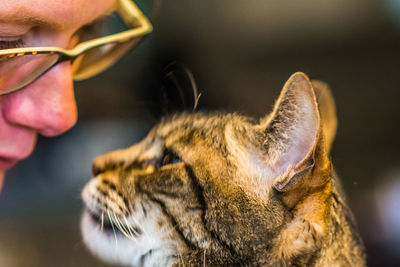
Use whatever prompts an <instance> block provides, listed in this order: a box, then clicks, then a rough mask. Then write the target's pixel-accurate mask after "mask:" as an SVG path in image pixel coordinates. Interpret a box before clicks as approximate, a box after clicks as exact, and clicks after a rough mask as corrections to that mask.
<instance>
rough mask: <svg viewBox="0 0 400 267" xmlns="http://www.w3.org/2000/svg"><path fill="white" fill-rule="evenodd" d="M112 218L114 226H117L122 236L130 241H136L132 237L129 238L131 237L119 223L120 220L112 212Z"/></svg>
mask: <svg viewBox="0 0 400 267" xmlns="http://www.w3.org/2000/svg"><path fill="white" fill-rule="evenodd" d="M113 216H114V221H115V224H116V225H117V227H118V229H119V230H120V231H121V232H122V233H123V234H124V236H126V237H127V238H129V239H131V240H135V241H136V239H135V238H134V237H133V236H131V235H129V234H128V232H127V230H126V228H125V227H124V225H123V224H122V223H121V220H120V219H119V218H118V216H117V214H115V213H114V212H113Z"/></svg>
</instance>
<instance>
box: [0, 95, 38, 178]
mask: <svg viewBox="0 0 400 267" xmlns="http://www.w3.org/2000/svg"><path fill="white" fill-rule="evenodd" d="M0 110H1V112H0V171H2V170H7V169H9V168H11V167H12V166H13V165H14V164H15V163H17V162H18V161H19V160H22V159H25V158H26V157H28V156H29V155H30V154H31V153H32V151H33V148H34V146H35V143H36V136H37V134H36V132H35V131H34V130H32V129H29V128H26V127H20V126H18V125H14V124H10V123H9V122H8V121H7V120H6V119H5V117H4V105H3V97H0Z"/></svg>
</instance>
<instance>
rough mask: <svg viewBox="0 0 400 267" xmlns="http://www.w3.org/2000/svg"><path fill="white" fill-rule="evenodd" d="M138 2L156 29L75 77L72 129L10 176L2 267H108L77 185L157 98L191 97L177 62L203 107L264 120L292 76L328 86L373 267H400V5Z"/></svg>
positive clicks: (355, 0)
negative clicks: (83, 77)
mask: <svg viewBox="0 0 400 267" xmlns="http://www.w3.org/2000/svg"><path fill="white" fill-rule="evenodd" d="M137 3H138V4H139V6H140V7H141V8H142V9H143V10H144V11H145V13H147V14H148V15H150V16H151V20H152V22H153V24H154V28H155V29H154V32H153V33H152V34H151V35H150V36H149V37H148V38H146V40H145V41H144V42H143V43H142V44H141V45H140V46H139V47H138V48H137V49H135V50H134V51H133V52H132V53H131V54H130V55H129V56H127V57H126V58H124V59H123V60H121V62H119V63H118V64H117V65H116V66H115V67H113V68H112V69H110V70H108V71H107V72H106V73H104V74H103V75H100V76H98V77H95V78H93V79H91V80H88V81H84V82H80V83H77V84H76V96H77V102H78V106H79V112H80V114H79V122H78V124H77V125H76V126H75V128H74V129H72V130H71V131H69V132H68V133H66V134H64V135H63V136H61V137H58V138H52V139H44V138H43V139H40V140H39V144H38V147H37V149H36V151H35V152H34V154H33V156H32V157H30V158H29V159H28V160H26V161H24V162H22V163H20V164H19V165H18V166H17V167H16V168H14V169H13V170H11V171H10V172H9V173H8V174H7V179H6V182H5V186H4V189H3V192H2V194H1V195H0V266H5V267H9V266H12V267H14V266H18V267H19V266H105V265H103V264H102V263H100V262H98V261H97V260H96V259H94V258H93V257H92V256H91V255H90V254H89V253H88V252H87V251H86V249H85V247H84V245H83V243H82V241H81V237H80V232H79V217H80V213H81V209H82V205H81V201H80V190H81V188H82V187H83V185H84V184H85V183H86V182H87V181H88V180H89V179H90V176H91V173H90V169H91V161H92V159H93V157H95V156H96V155H98V154H101V153H104V152H106V151H109V150H112V149H116V148H121V147H126V146H129V145H131V144H133V143H135V142H137V141H138V140H140V139H141V138H142V137H143V136H144V135H145V134H146V132H147V131H148V129H150V128H151V126H152V125H154V124H155V123H156V122H157V121H158V120H159V116H158V115H159V113H160V112H159V110H160V106H159V105H158V102H157V101H155V100H154V96H156V97H157V96H161V95H163V96H164V98H165V96H166V99H167V100H168V97H169V96H171V98H172V96H173V95H179V93H180V92H183V94H184V95H186V96H187V98H188V99H190V98H191V97H192V96H191V95H190V94H191V89H192V86H191V85H190V83H188V79H187V77H186V78H185V75H182V73H183V71H179V67H177V68H175V73H180V74H177V75H176V77H177V78H176V79H175V80H178V83H176V82H171V79H170V77H169V76H168V74H169V73H170V72H171V71H170V69H169V68H168V67H167V66H168V64H170V63H171V62H176V61H177V62H180V63H183V64H185V65H186V66H187V68H189V69H190V70H191V72H192V73H193V75H194V77H195V79H196V85H197V87H198V90H199V91H200V92H201V93H202V95H201V97H200V103H199V106H200V110H215V109H218V110H226V111H238V112H240V113H243V114H247V115H251V116H255V117H259V116H263V115H265V114H267V113H268V112H270V111H271V108H272V105H273V103H274V101H275V99H276V98H277V97H278V95H279V92H280V89H281V87H282V85H283V84H284V82H285V81H286V79H287V78H288V77H289V76H290V74H292V73H293V72H296V71H303V72H306V73H307V74H308V75H310V77H312V78H315V79H320V80H324V81H326V82H327V83H329V84H330V86H331V88H332V91H333V94H334V96H335V98H336V104H337V112H338V119H339V126H338V132H337V137H336V141H335V142H334V145H333V150H332V158H333V163H334V165H335V167H336V170H337V172H338V174H339V175H340V177H341V179H342V181H343V184H344V187H345V190H346V192H347V195H348V199H349V203H350V205H351V206H352V208H353V211H354V213H355V215H356V217H357V220H358V225H359V227H360V231H361V233H362V236H363V239H364V241H365V244H366V246H367V253H368V263H369V266H400V253H399V252H400V164H399V163H400V153H399V151H400V140H399V130H400V120H399V117H400V107H399V103H398V102H399V100H400V90H399V89H400V88H399V77H400V75H399V70H400V1H397V0H350V1H349V0H324V1H320V0H297V1H292V0H280V1H275V0H264V1H259V0H246V1H244V0H241V1H240V0H219V1H213V0H191V1H185V0H168V1H158V0H155V1H154V2H151V1H144V0H143V1H139V2H137ZM175 66H182V65H180V64H175ZM172 68H174V67H172ZM180 68H181V67H180ZM176 69H178V70H176ZM181 69H182V68H181ZM173 71H174V70H173ZM185 79H186V80H185ZM179 88H181V89H179ZM174 90H175V91H176V92H178V93H176V92H175V93H174ZM164 100H165V99H164ZM177 102H179V101H177ZM177 102H176V101H175V102H174V101H173V100H172V101H171V103H175V104H176V103H177ZM191 104H192V103H190V100H189V101H186V107H187V108H191ZM176 106H177V108H178V109H179V108H180V106H179V103H178V104H176ZM167 109H168V110H169V109H170V107H168V108H167Z"/></svg>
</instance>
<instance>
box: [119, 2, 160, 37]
mask: <svg viewBox="0 0 400 267" xmlns="http://www.w3.org/2000/svg"><path fill="white" fill-rule="evenodd" d="M118 11H119V13H120V15H121V16H122V18H123V19H124V21H125V22H126V23H127V24H128V26H130V27H142V28H144V29H146V32H147V33H149V32H151V31H152V30H153V26H152V25H151V23H150V21H149V20H148V19H147V17H146V16H145V15H143V13H142V11H141V10H140V9H139V8H138V6H137V5H136V4H135V3H134V2H133V1H132V0H119V1H118Z"/></svg>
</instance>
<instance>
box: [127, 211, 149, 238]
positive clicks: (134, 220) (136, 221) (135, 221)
mask: <svg viewBox="0 0 400 267" xmlns="http://www.w3.org/2000/svg"><path fill="white" fill-rule="evenodd" d="M131 219H132V221H133V222H134V223H135V224H136V225H137V226H138V227H140V229H141V230H142V231H143V233H144V234H145V235H146V236H147V237H148V238H149V237H150V235H149V234H148V233H147V232H146V230H144V227H142V226H141V225H140V223H139V222H138V220H136V219H135V217H133V216H131ZM132 230H134V229H132ZM134 232H136V231H135V230H134Z"/></svg>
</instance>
